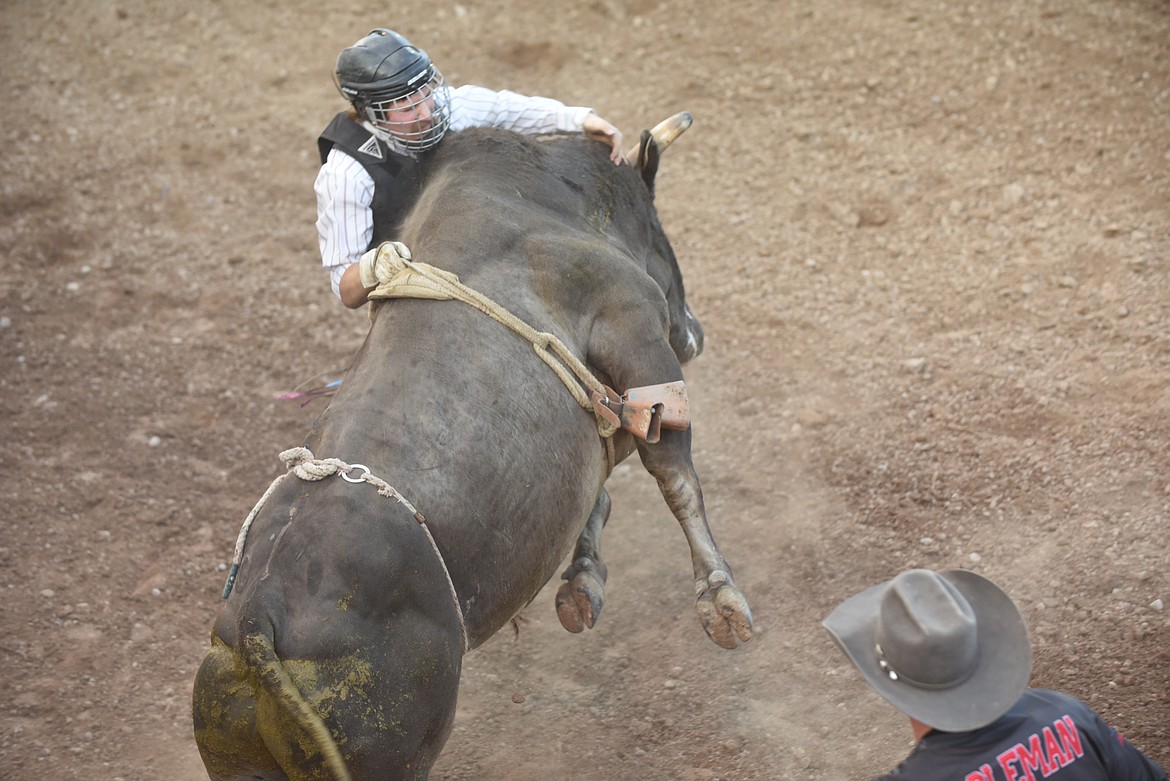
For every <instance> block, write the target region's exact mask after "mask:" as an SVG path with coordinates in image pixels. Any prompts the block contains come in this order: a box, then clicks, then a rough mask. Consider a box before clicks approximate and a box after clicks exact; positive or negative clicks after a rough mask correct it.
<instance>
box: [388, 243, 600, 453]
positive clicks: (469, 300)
mask: <svg viewBox="0 0 1170 781" xmlns="http://www.w3.org/2000/svg"><path fill="white" fill-rule="evenodd" d="M393 260H394V266H396V267H398V268H400V269H410V270H411V271H413V272H415V273H416V274H418V275H420V276H422V277H424V278H425V279H426V280H427V281H428V282H430V283H431V284H432V285H433V286H434V287H435V289H437V290H440V291H442V292H443V293H445V294H446V295H448V296H450V297H451V298H453V299H455V300H457V301H462V302H463V303H465V304H468V305H470V306H473V307H475V308H476V309H478V310H479V311H480V312H483V313H484V314H485V315H487V316H488V317H490V318H492V319H493V320H495V321H496V322H497V323H500V324H501V325H504V326H506V327H507V328H510V329H511V330H512V331H513V332H515V333H516V334H518V335H520V336H521V337H523V338H524V339H527V340H528V341H529V342H530V343H531V344H532V349H533V350H535V351H536V354H537V356H539V358H540V359H541V360H542V361H544V362H545V363H546V364H547V365H548V367H549V368H550V369H552V370H553V373H554V374H556V376H557V377H558V378H559V379H560V381H561V382H562V383H563V384H564V386H565V387H566V388H568V390H569V393H570V394H572V396H573V398H574V399H575V400H576V401H577V403H578V404H580V405H581V407H582V409H584V410H585V411H587V412H591V413H593V415H594V416H595V417H596V419H597V433H598V434H599V435H600V436H601V438H602V439H604V440H605V445H606V447H605V452H606V463H607V470H608V471H609V472H612V471H613V467H614V446H613V439H612V437H613V435H614V433H615V432H616V431H617V427H616V426H614V425H613V424H612V423H611V422H610V421H608V420H605V419H604V418H602V417H601V416H600V415H598V414H597V411H596V409H595V408H594V405H593V402H592V401H590V400H589V395H587V394H586V393H585V391H584V390H583V389H582V388H581V385H584V386H585V387H586V388H588V389H589V390H590V391H594V392H596V393H599V394H601V396H602V397H604V396H605V395H606V392H605V386H604V385H603V384H602V383H601V381H600V380H598V379H597V378H596V377H595V376H593V373H592V372H591V371H589V367H587V366H586V365H585V364H584V362H582V361H581V359H579V358H578V357H577V356H576V355H574V354H573V351H572V350H570V349H569V348H568V347H567V346H566V345H565V343H564V342H562V341H561V340H560V339H558V338H557V337H556V335H554V334H551V333H547V332H544V331H537V330H536V329H535V328H533V327H532V326H530V325H529V324H528V323H526V322H524V321H523V320H521V319H520V318H518V317H516V316H515V315H513V314H512V313H511V312H509V311H508V310H507V309H505V308H504V307H502V306H500V305H499V304H497V303H496V302H495V301H493V300H492V299H490V298H488V297H487V296H485V295H484V294H483V293H480V292H479V291H477V290H473V289H471V288H469V287H468V286H467V285H464V284H463V283H462V282H460V281H459V280H458V278H457V277H454V275H453V274H452V275H450V276H451V277H453V278H448V276H447V275H445V274H440V273H438V271H437V269H435V267H434V266H431V265H430V264H427V263H416V262H414V261H412V260H409V259H407V258H404V257H402V256H401V255H399V254H398V253H397V252H395V253H394V259H393ZM396 287H398V285H397V284H396V277H391V278H389V279H386V280H384V281H383V282H382V284H381V285H379V287H378V288H377V289H376V290H374V291H372V292H371V293H370V298H392V297H395V296H394V293H393V291H394V289H395V288H396ZM406 296H409V294H406ZM574 376H575V377H576V379H577V380H578V381H579V382H580V385H579V384H577V382H574V381H573V378H574Z"/></svg>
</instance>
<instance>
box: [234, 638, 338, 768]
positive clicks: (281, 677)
mask: <svg viewBox="0 0 1170 781" xmlns="http://www.w3.org/2000/svg"><path fill="white" fill-rule="evenodd" d="M243 652H244V658H245V659H246V660H247V661H248V664H249V665H250V666H251V667H252V668H253V669H254V670H255V671H256V674H257V675H259V676H260V680H261V682H262V683H263V684H264V687H265V689H266V690H267V691H268V692H269V693H270V694H271V695H272V696H273V697H275V698H276V701H277V702H278V703H280V705H281V707H283V708H284V709H285V710H287V711H288V713H289V714H290V715H291V716H292V717H293V720H294V721H296V723H297V724H299V725H300V726H301V727H302V728H303V729H305V730H306V731H307V732H308V733H309V734H310V735H311V736H312V737H313V740H314V741H316V743H317V746H318V748H320V749H321V754H322V756H323V757H324V758H325V766H326V767H327V768H329V772H330V773H332V774H333V777H334V778H335V779H336V780H337V781H352V776H350V774H349V769H348V768H346V766H345V760H343V759H342V758H341V749H340V748H338V746H337V741H335V740H334V739H333V735H331V734H330V732H329V728H328V727H326V726H325V722H324V721H323V720H322V719H321V716H320V715H319V714H318V713H317V712H316V711H315V710H313V708H312V706H310V705H309V703H308V702H307V701H306V700H305V698H304V697H302V696H301V692H300V690H299V689H298V688H297V686H296V684H295V683H293V680H292V678H290V677H289V674H288V671H287V670H285V669H284V665H283V664H281V662H280V657H278V656H277V655H276V649H275V648H274V647H273V645H272V639H271V638H270V637H268V636H267V635H266V634H263V633H258V634H252V635H248V636H247V637H245V638H244V642H243Z"/></svg>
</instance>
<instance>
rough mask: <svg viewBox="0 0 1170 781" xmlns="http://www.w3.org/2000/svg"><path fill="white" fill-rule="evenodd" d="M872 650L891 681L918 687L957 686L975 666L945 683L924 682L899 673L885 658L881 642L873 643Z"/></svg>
mask: <svg viewBox="0 0 1170 781" xmlns="http://www.w3.org/2000/svg"><path fill="white" fill-rule="evenodd" d="M874 650H875V651H877V660H878V666H880V667H881V668H882V671H883V672H885V674H886V675H887V676H889V679H890V680H891V681H901V682H903V683H908V684H910V685H911V686H914V687H916V688H919V689H936V690H937V689H950V688H953V687H955V686H958V685H959V684H961V683H963V682H964V681H966V680H967V679H968V678H970V677H971V676H972V675H974V674H975V667H974V666H972V667H971V669H969V670H968V671H967V674H966V675H964V676H963V677H961V678H955V679H953V680H950V681H946V682H945V683H925V682H923V681H916V680H914V679H913V678H911V677H910V676H909V675H906V674H904V673H900V672H898V671H897V670H895V669H894V666H893V665H892V664H890V663H889V661H888V660H887V659H886V653H885V651H883V650H882V646H881V643H877V644H875V645H874Z"/></svg>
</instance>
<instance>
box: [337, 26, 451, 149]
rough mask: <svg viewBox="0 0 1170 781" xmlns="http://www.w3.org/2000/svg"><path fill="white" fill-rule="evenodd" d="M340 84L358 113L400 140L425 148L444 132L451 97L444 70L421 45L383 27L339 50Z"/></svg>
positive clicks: (408, 146)
mask: <svg viewBox="0 0 1170 781" xmlns="http://www.w3.org/2000/svg"><path fill="white" fill-rule="evenodd" d="M334 78H335V81H336V84H337V89H338V91H339V92H341V94H342V96H343V97H344V98H345V99H346V100H348V101H349V102H350V103H352V104H353V107H354V109H355V110H356V111H357V113H358V114H359V115H360V116H362V117H363V118H365V119H366V120H367V121H369V122H370V124H371V125H373V126H374V127H375V128H377V129H378V130H381V131H383V132H385V133H387V134H389V135H390V137H391V138H393V139H394V141H395V142H397V143H398V144H400V145H401V146H403V147H405V148H407V149H411V150H415V151H421V150H424V149H429V148H431V147H433V146H434V145H435V144H437V143H439V141H440V140H441V139H442V138H443V135H444V134H445V133H446V132H447V128H448V127H449V125H450V99H449V94H448V90H447V86H446V83H445V82H444V81H443V74H441V73H440V72H439V69H438V68H436V67H435V66H434V65H433V64H432V63H431V58H430V57H428V56H427V53H426V52H424V51H423V50H422V49H419V48H417V47H416V46H414V45H413V44H411V42H410V41H408V40H406V39H405V38H403V37H402V36H401V35H399V34H398V33H396V32H394V31H393V30H387V29H385V28H378V29H376V30H373V31H372V32H370V34H369V35H367V36H366V37H364V38H362V39H361V40H360V41H358V42H357V43H355V44H354V45H353V46H350V47H349V48H347V49H343V50H342V52H341V54H339V55H338V56H337V69H336V71H335V74H334Z"/></svg>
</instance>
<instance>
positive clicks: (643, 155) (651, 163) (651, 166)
mask: <svg viewBox="0 0 1170 781" xmlns="http://www.w3.org/2000/svg"><path fill="white" fill-rule="evenodd" d="M658 160H659V154H658V142H657V141H655V140H654V135H653V134H652V133H651V132H650V131H649V130H643V131H642V141H641V143H640V144H639V145H638V170H639V171H640V172H641V173H642V181H643V182H645V183H646V189H647V190H649V191H650V194H651V195H653V194H654V177H655V176H657V174H658Z"/></svg>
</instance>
